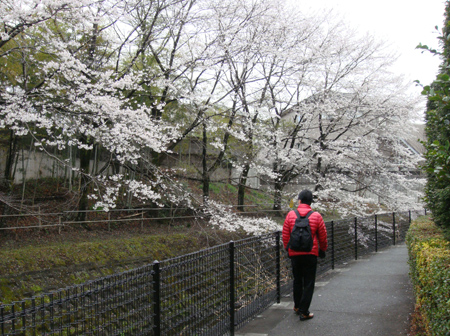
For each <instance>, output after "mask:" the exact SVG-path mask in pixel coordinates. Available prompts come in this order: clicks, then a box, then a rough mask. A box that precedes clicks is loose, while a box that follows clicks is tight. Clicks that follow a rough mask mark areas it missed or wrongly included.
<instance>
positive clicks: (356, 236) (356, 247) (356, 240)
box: [355, 217, 358, 260]
mask: <svg viewBox="0 0 450 336" xmlns="http://www.w3.org/2000/svg"><path fill="white" fill-rule="evenodd" d="M355 260H358V217H355Z"/></svg>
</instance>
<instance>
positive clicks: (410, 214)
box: [408, 210, 411, 225]
mask: <svg viewBox="0 0 450 336" xmlns="http://www.w3.org/2000/svg"><path fill="white" fill-rule="evenodd" d="M408 212H409V225H411V210H409V211H408Z"/></svg>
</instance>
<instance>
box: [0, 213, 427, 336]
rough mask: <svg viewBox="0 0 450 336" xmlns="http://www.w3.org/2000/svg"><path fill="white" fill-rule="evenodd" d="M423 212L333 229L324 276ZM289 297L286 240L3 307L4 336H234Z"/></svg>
mask: <svg viewBox="0 0 450 336" xmlns="http://www.w3.org/2000/svg"><path fill="white" fill-rule="evenodd" d="M421 214H423V211H407V212H397V213H390V214H380V215H374V216H370V217H364V218H362V217H361V218H360V217H358V218H351V219H343V220H338V221H332V222H327V223H326V227H327V230H328V237H329V249H328V252H327V256H326V257H325V258H324V259H319V266H318V274H319V275H320V274H323V273H324V272H326V271H328V270H330V269H334V267H336V265H339V264H343V263H345V262H347V261H349V260H351V259H358V258H359V257H361V256H363V255H366V254H369V253H372V252H376V251H378V250H379V249H381V248H383V247H386V246H389V245H393V244H396V243H398V242H401V241H403V240H404V238H405V235H406V231H407V230H408V228H409V225H410V222H411V220H412V219H413V218H415V217H417V216H418V215H421ZM290 291H291V272H290V261H289V259H288V258H287V255H286V252H285V251H284V250H283V244H282V242H281V233H280V232H274V233H270V234H266V235H262V236H259V237H252V238H248V239H244V240H240V241H236V242H230V243H228V244H223V245H219V246H215V247H212V248H209V249H206V250H202V251H199V252H195V253H191V254H187V255H183V256H180V257H177V258H173V259H169V260H164V261H155V262H154V263H152V264H150V265H147V266H143V267H140V268H137V269H134V270H130V271H127V272H123V273H119V274H115V275H111V276H108V277H104V278H100V279H97V280H94V281H90V282H87V283H85V284H83V285H77V286H72V287H67V288H65V289H61V290H58V291H54V292H50V293H46V294H42V295H38V296H35V297H32V298H27V299H23V300H21V301H18V302H13V303H11V304H2V305H0V335H2V336H6V335H8V336H9V335H105V336H106V335H153V336H160V335H211V336H217V335H234V332H235V330H236V329H238V328H239V327H241V326H243V325H244V324H246V323H247V322H248V321H250V320H251V319H252V318H253V317H254V316H255V315H257V314H259V313H260V312H261V311H263V310H265V309H266V308H268V307H269V306H270V305H272V304H273V303H275V302H280V298H281V296H283V295H285V294H287V293H290Z"/></svg>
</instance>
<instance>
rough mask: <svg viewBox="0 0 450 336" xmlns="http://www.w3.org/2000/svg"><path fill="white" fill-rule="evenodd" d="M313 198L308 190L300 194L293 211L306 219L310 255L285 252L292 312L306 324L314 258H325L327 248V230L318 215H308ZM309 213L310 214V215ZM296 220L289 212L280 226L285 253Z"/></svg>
mask: <svg viewBox="0 0 450 336" xmlns="http://www.w3.org/2000/svg"><path fill="white" fill-rule="evenodd" d="M312 199H313V195H312V192H311V191H309V190H307V189H306V190H302V191H301V192H300V194H299V195H298V208H297V211H298V213H299V215H300V216H301V217H308V214H309V217H308V219H309V226H310V228H311V236H312V238H313V247H312V249H311V251H308V252H299V251H294V250H292V249H291V248H289V249H288V253H289V258H290V259H291V263H292V273H293V275H294V286H293V287H294V288H293V292H294V311H295V312H296V313H297V314H298V315H300V320H301V321H304V320H309V319H312V318H313V317H314V314H312V313H311V312H310V311H309V306H310V305H311V300H312V297H313V293H314V285H315V282H316V269H317V257H318V256H319V255H320V256H321V257H322V258H323V257H325V251H326V250H327V247H328V241H327V230H326V228H325V223H324V221H323V218H322V216H321V215H320V214H319V213H318V212H312V210H311V203H312ZM310 212H312V213H310ZM297 218H298V216H297V214H296V212H295V211H290V212H289V213H288V214H287V216H286V219H285V220H284V225H283V234H282V235H283V244H284V248H285V249H286V248H287V246H288V243H289V240H290V238H291V232H292V229H293V228H294V225H295V221H296V219H297Z"/></svg>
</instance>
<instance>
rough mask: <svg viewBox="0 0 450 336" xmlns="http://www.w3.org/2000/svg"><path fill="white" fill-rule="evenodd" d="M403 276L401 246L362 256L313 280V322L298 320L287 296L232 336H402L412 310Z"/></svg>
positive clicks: (404, 260) (404, 263) (409, 290)
mask: <svg viewBox="0 0 450 336" xmlns="http://www.w3.org/2000/svg"><path fill="white" fill-rule="evenodd" d="M408 272H409V266H408V251H407V248H406V246H405V245H404V244H401V245H396V246H392V247H389V248H387V249H385V250H382V251H380V252H377V253H373V254H370V255H367V256H364V257H362V258H361V259H359V260H356V261H352V262H349V263H347V264H346V265H343V266H339V268H336V269H335V270H332V271H329V272H327V273H326V274H324V275H323V276H321V277H320V278H318V279H317V281H316V288H315V291H314V297H313V301H312V304H311V307H310V311H311V312H313V313H314V318H313V319H311V320H307V321H300V319H299V317H298V316H297V315H295V314H294V313H293V307H294V305H293V302H292V297H291V295H290V296H286V297H283V299H282V301H281V303H280V304H274V305H273V306H271V307H270V308H269V309H267V310H266V311H264V312H263V313H262V314H261V315H259V316H257V317H256V318H255V319H253V320H252V321H250V322H249V323H248V324H247V325H245V326H244V327H242V328H240V329H239V330H237V331H236V333H235V335H236V336H286V335H289V336H295V335H299V336H300V335H324V336H353V335H354V336H360V335H364V336H372V335H379V336H397V335H407V334H408V330H409V324H410V316H411V313H412V312H413V310H414V297H413V292H412V285H411V283H410V280H409V276H408Z"/></svg>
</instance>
